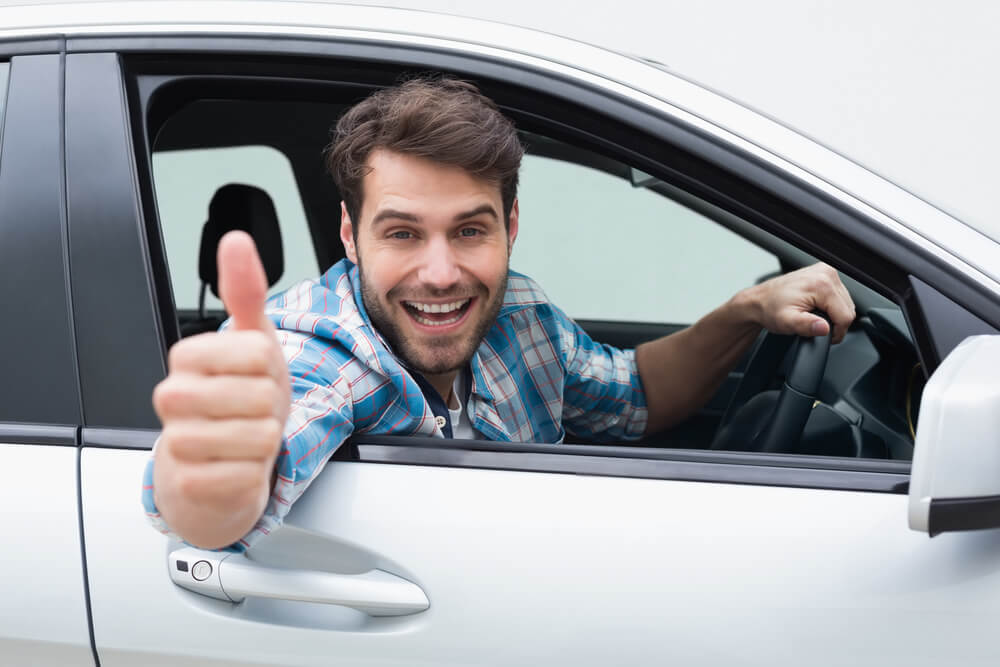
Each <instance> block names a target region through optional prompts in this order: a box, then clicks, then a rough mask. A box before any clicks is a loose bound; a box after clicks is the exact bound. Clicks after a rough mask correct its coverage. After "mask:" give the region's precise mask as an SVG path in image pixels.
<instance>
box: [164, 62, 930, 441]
mask: <svg viewBox="0 0 1000 667" xmlns="http://www.w3.org/2000/svg"><path fill="white" fill-rule="evenodd" d="M203 84H204V82H203V81H202V82H201V84H199V85H198V86H188V87H185V86H183V85H178V87H177V89H176V90H172V91H171V94H169V95H163V96H162V97H163V98H164V99H166V100H169V101H168V102H167V103H163V104H158V105H157V106H156V108H155V109H154V110H153V111H151V112H150V114H149V118H148V123H149V128H150V136H149V137H148V141H149V146H150V147H151V151H152V153H153V155H158V154H170V153H172V152H183V151H192V150H202V149H212V148H223V147H234V146H267V147H270V148H273V149H275V150H277V151H279V152H280V153H281V154H282V155H284V156H285V157H286V158H287V160H288V162H289V164H290V165H291V169H292V172H293V174H294V179H295V183H296V185H297V187H298V191H299V194H300V195H301V200H302V207H303V210H304V213H305V219H306V221H307V224H308V230H309V237H310V238H311V241H312V248H311V254H314V255H315V258H316V262H317V265H318V267H319V269H320V271H325V270H326V269H327V268H329V267H330V266H331V265H332V264H333V263H334V262H336V261H337V260H339V259H340V258H342V257H343V255H344V252H343V248H342V246H341V243H340V240H339V238H338V222H339V218H340V210H339V209H340V198H339V196H338V193H337V192H336V188H335V186H334V184H333V182H332V180H331V178H330V177H329V175H328V174H327V173H326V169H325V166H324V162H323V148H324V147H325V146H326V144H327V143H328V141H329V132H330V127H331V125H332V124H333V123H334V122H335V120H336V118H337V117H338V116H339V115H340V114H341V113H342V112H343V111H344V109H346V108H347V107H348V106H349V105H350V104H351V103H353V102H354V101H356V100H358V99H360V98H361V97H363V96H364V95H365V93H366V92H367V90H368V88H367V87H364V86H357V85H345V86H339V87H337V86H333V87H331V86H329V85H327V86H319V87H317V86H308V85H297V86H285V87H282V86H280V85H277V84H275V85H274V86H272V87H263V86H260V85H259V84H258V85H256V86H255V87H253V88H248V87H241V86H239V85H232V86H228V87H227V86H219V85H215V84H213V87H210V88H208V89H206V87H205V85H203ZM484 89H486V90H487V91H488V90H489V86H488V85H485V86H484ZM207 90H211V93H208V92H206V91H207ZM500 102H501V105H502V106H503V100H502V99H500ZM512 115H514V117H515V121H516V123H517V125H518V127H519V129H520V131H521V132H522V138H523V142H524V144H525V146H526V148H527V151H528V154H529V155H536V156H543V157H546V158H550V159H553V160H559V161H564V162H570V163H574V164H576V165H580V166H582V167H586V168H588V169H593V170H598V171H600V172H603V173H605V174H609V175H612V176H614V177H615V178H618V179H621V180H622V181H623V182H625V183H627V184H629V186H630V187H632V188H635V189H637V190H646V191H649V192H653V193H656V194H657V195H659V196H662V197H665V198H668V199H670V200H673V201H675V202H678V203H679V204H681V205H683V206H685V207H687V208H689V209H692V210H695V211H697V212H698V213H699V214H701V215H703V216H705V217H707V218H709V219H711V220H712V221H714V222H716V223H717V224H719V225H721V226H723V227H725V228H726V229H728V230H730V231H731V232H733V233H735V234H737V235H739V236H741V237H742V238H744V239H746V240H747V241H749V242H751V243H753V244H755V245H757V246H759V247H761V248H763V249H765V250H766V251H767V252H769V253H771V254H773V255H774V256H775V257H776V258H777V262H778V264H779V266H780V271H781V272H787V271H792V270H795V269H797V268H800V267H803V266H806V265H809V264H811V263H813V262H815V261H816V260H815V259H814V258H813V257H812V256H811V255H810V254H808V253H806V252H804V251H802V250H800V249H799V248H797V247H795V246H794V245H792V244H790V243H788V242H787V241H785V240H783V239H780V238H778V237H777V236H774V235H772V234H770V233H769V232H767V231H764V230H762V229H760V228H759V227H758V226H755V225H754V224H752V223H750V222H748V221H746V220H744V219H743V218H741V217H740V216H737V215H734V214H733V213H732V212H730V211H728V210H725V209H724V208H722V207H719V206H717V205H715V204H713V203H711V202H708V201H706V200H704V199H702V198H700V197H698V196H695V195H693V194H691V193H690V192H688V191H687V190H686V189H684V188H682V187H680V186H679V185H678V184H677V183H676V182H671V180H672V179H669V178H659V177H657V176H655V175H650V174H648V173H646V172H645V171H641V170H639V169H637V168H636V167H634V166H632V165H630V164H629V163H628V162H627V161H626V160H625V159H623V158H625V157H627V156H620V155H615V154H613V153H612V152H609V151H607V150H606V148H600V147H595V145H593V144H590V143H588V141H587V140H586V138H585V137H581V136H574V135H573V134H572V133H570V132H566V131H565V129H563V128H558V127H555V126H553V125H551V124H546V123H544V122H538V121H537V119H534V118H531V117H529V116H526V115H524V114H518V113H516V112H512ZM272 195H273V193H269V192H267V191H265V190H264V189H261V188H259V187H255V186H250V185H247V184H241V183H238V182H225V183H223V184H221V185H220V187H219V188H218V189H217V190H216V192H215V194H214V196H213V197H212V198H211V200H210V202H208V204H207V208H206V210H205V211H204V214H203V217H202V218H201V219H200V220H198V221H197V222H198V223H200V224H201V226H202V229H201V233H200V246H199V247H197V248H191V249H190V252H191V253H192V256H196V257H197V262H196V265H197V267H198V268H197V271H198V276H197V280H196V283H197V284H198V285H200V293H199V295H198V307H197V308H188V307H177V308H176V323H177V328H176V329H175V330H174V331H173V332H170V331H168V336H167V337H168V343H169V342H173V341H174V340H177V338H179V337H182V336H188V335H193V334H196V333H201V332H205V331H212V330H215V329H216V328H217V327H218V326H219V324H220V323H221V322H222V321H223V319H224V318H225V313H224V312H223V311H222V310H221V309H219V308H213V307H208V306H206V299H205V296H206V292H208V291H210V292H212V293H213V294H215V293H217V285H216V268H215V248H216V245H217V243H218V241H219V239H220V238H221V237H222V235H223V234H224V233H225V232H226V231H229V230H232V229H243V230H245V231H247V232H249V233H250V234H251V235H252V236H253V238H254V239H255V241H256V242H257V246H258V249H259V250H260V252H261V256H262V259H263V262H264V265H265V267H266V272H267V276H268V279H269V282H270V284H271V285H274V284H275V283H276V282H277V281H278V279H279V278H281V276H282V275H283V273H284V272H285V270H286V269H288V268H289V267H288V266H286V264H285V261H286V260H285V257H286V255H287V253H283V243H282V237H281V231H280V230H279V227H278V223H277V214H276V212H275V205H274V202H273V201H272ZM192 222H194V221H192ZM164 233H166V232H164ZM285 250H287V248H285ZM176 260H177V258H176V257H170V256H168V257H167V261H168V264H169V263H170V262H176ZM767 277H769V276H767V275H763V276H760V278H759V280H764V279H766V278H767ZM843 279H844V282H845V284H846V285H847V287H848V289H849V291H850V292H851V295H852V297H853V298H854V300H855V303H856V305H857V311H858V319H857V321H856V322H855V324H854V325H853V326H852V327H851V329H850V331H849V333H848V335H847V337H846V339H845V340H844V341H843V342H842V343H841V344H839V345H835V346H829V347H830V349H829V351H828V352H827V351H826V349H825V348H824V349H821V350H817V349H813V346H811V345H810V343H811V341H798V340H794V339H793V338H792V337H788V336H776V335H773V334H767V333H762V334H761V336H760V337H759V338H758V340H757V342H756V344H755V345H754V346H753V348H752V349H751V351H750V352H749V353H748V354H747V355H746V357H745V358H744V360H743V361H742V362H741V363H740V364H739V366H738V367H737V368H736V369H734V371H733V372H732V373H731V374H730V377H729V378H728V379H727V381H726V382H725V383H724V385H723V386H722V387H721V388H720V390H719V391H718V393H717V394H716V396H714V397H713V399H712V400H711V401H709V403H708V404H707V405H706V406H705V407H704V408H702V410H700V411H699V412H698V413H697V414H696V415H695V416H693V417H691V418H690V419H688V420H687V421H685V422H684V423H682V424H680V425H678V426H676V427H673V428H671V429H669V430H668V431H666V432H663V433H657V434H653V435H650V436H648V437H646V438H645V439H644V440H642V441H641V442H639V443H637V446H640V447H670V448H686V449H719V450H736V451H739V450H746V451H773V452H785V453H798V454H811V455H824V456H833V457H852V458H870V459H894V460H902V461H908V460H910V459H912V455H913V439H914V431H915V427H916V423H915V422H916V415H917V413H918V410H919V404H920V396H921V391H922V388H923V384H924V382H925V373H924V370H923V368H922V367H921V365H920V363H919V360H918V354H917V350H916V347H915V345H914V340H913V337H912V334H911V331H910V328H909V327H908V325H907V322H906V319H905V317H904V315H903V313H902V312H901V310H900V308H899V307H898V306H897V305H896V304H895V303H893V301H891V300H890V299H888V298H886V297H885V296H883V295H881V294H879V293H878V292H876V291H874V290H873V289H871V288H869V287H867V286H865V285H864V284H862V283H860V282H858V281H857V280H854V279H852V278H851V277H849V276H846V275H844V276H843ZM178 297H179V295H177V294H174V300H175V302H178V303H179V302H180V300H179V299H178ZM579 324H580V325H581V326H582V327H583V328H584V329H585V330H586V331H587V332H588V334H589V335H590V336H591V337H592V338H594V339H595V340H597V341H599V342H602V343H606V344H608V345H613V346H616V347H620V348H632V347H635V346H636V345H638V344H639V343H642V342H643V341H646V340H651V339H653V338H656V337H658V336H662V335H666V334H669V333H672V332H673V331H677V330H679V329H681V328H683V327H684V326H685V325H686V324H689V322H656V321H652V322H651V321H613V320H601V319H581V320H579ZM168 328H169V327H168ZM789 385H791V388H790V386H789ZM803 387H805V389H803ZM775 414H779V415H781V418H780V419H774V418H773V415H775ZM778 422H780V423H781V425H782V426H781V428H780V429H778V431H777V432H775V430H774V429H771V428H769V426H768V425H769V424H771V423H778ZM567 442H573V443H579V444H599V443H590V442H586V441H581V440H576V439H573V438H572V437H568V438H567ZM618 444H620V443H618Z"/></svg>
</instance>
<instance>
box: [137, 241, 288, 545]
mask: <svg viewBox="0 0 1000 667" xmlns="http://www.w3.org/2000/svg"><path fill="white" fill-rule="evenodd" d="M218 269H219V292H220V294H221V296H222V301H223V304H224V305H225V306H226V310H227V311H228V312H229V313H230V315H231V317H232V321H231V323H230V326H229V328H227V329H226V330H225V331H223V332H221V333H206V334H200V335H197V336H191V337H188V338H185V339H183V340H181V341H180V342H178V343H177V344H176V345H174V346H173V347H172V348H171V350H170V355H169V359H168V374H167V377H166V379H164V380H163V381H162V382H161V383H160V384H159V385H157V387H156V389H155V390H154V391H153V406H154V408H155V409H156V413H157V415H159V417H160V421H161V422H162V423H163V433H162V435H161V436H160V440H159V442H158V443H157V446H156V451H155V453H154V463H153V488H154V494H155V499H156V505H157V508H158V509H159V510H160V514H161V515H162V516H163V519H164V520H165V521H166V522H167V524H168V525H169V526H170V527H171V528H172V529H173V530H174V531H175V532H176V533H178V534H179V535H180V536H181V537H183V538H184V539H185V540H186V541H187V542H189V543H191V544H194V545H196V546H199V547H203V548H210V549H215V548H220V547H224V546H228V545H229V544H232V543H233V542H235V541H237V540H238V539H239V538H241V537H243V535H245V534H246V533H247V532H248V531H249V530H250V529H251V528H252V527H253V525H254V524H255V523H256V521H257V519H258V518H259V517H260V515H261V514H262V513H263V511H264V508H265V507H266V505H267V500H268V497H269V496H270V492H271V486H272V477H273V471H274V462H275V459H276V458H277V455H278V450H279V447H280V444H281V438H282V433H283V431H284V426H285V420H286V419H287V418H288V412H289V407H290V401H291V390H290V385H289V379H288V366H287V364H286V363H285V358H284V356H283V354H282V352H281V347H280V346H279V344H278V339H277V336H276V334H275V329H274V325H273V324H272V323H271V321H270V320H269V319H268V318H267V316H266V315H265V314H264V302H265V300H266V296H267V278H266V276H265V274H264V267H263V266H262V264H261V262H260V258H259V257H258V255H257V250H256V247H255V246H254V243H253V239H251V238H250V236H249V235H247V234H245V233H243V232H230V233H228V234H226V236H224V237H223V239H222V241H221V242H220V243H219V252H218Z"/></svg>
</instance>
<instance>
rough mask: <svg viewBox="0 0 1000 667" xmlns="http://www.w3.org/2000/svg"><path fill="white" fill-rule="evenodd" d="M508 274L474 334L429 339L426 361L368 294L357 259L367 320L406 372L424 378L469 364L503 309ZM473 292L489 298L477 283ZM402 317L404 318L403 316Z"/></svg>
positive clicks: (488, 305)
mask: <svg viewBox="0 0 1000 667" xmlns="http://www.w3.org/2000/svg"><path fill="white" fill-rule="evenodd" d="M509 274H510V265H509V264H508V266H507V268H506V269H505V270H504V274H503V282H502V284H501V285H500V287H499V289H497V291H496V294H495V295H494V296H493V299H492V300H491V301H490V302H489V303H488V304H487V306H486V309H485V310H484V311H483V315H482V319H480V321H479V322H478V324H477V325H476V329H475V331H473V332H472V334H471V335H470V336H462V337H460V338H459V337H458V336H447V337H445V336H441V337H439V338H438V339H432V342H431V343H430V344H429V345H427V346H424V347H425V349H426V348H430V352H429V353H428V354H427V355H426V356H428V357H429V358H427V359H422V358H420V352H421V350H420V348H419V347H418V346H416V345H415V344H414V343H413V341H411V340H410V339H409V338H407V336H406V335H405V334H404V333H403V328H402V327H400V326H399V325H398V324H397V323H396V322H395V321H394V320H393V319H392V317H391V316H390V315H389V313H387V312H386V311H385V310H383V309H382V304H381V303H380V302H379V300H378V295H377V294H375V293H374V292H372V291H371V290H369V288H368V281H366V280H365V278H364V275H365V272H364V268H363V267H362V265H361V257H360V256H359V257H358V276H359V280H360V281H361V298H362V300H363V301H364V305H365V310H367V311H368V318H369V319H370V320H371V322H372V326H374V327H375V329H376V330H377V331H378V332H379V333H381V334H382V337H383V338H385V340H386V342H387V343H388V344H389V347H390V348H391V349H392V351H393V352H395V354H396V356H397V357H399V359H400V360H401V361H402V362H403V364H404V365H405V366H406V367H407V368H409V369H411V370H414V371H416V372H418V373H420V374H421V375H423V376H424V377H427V376H434V375H444V374H446V373H451V372H453V371H457V370H460V369H462V368H464V367H465V365H466V364H468V363H469V361H470V360H471V359H472V357H473V355H475V353H476V350H477V349H479V344H480V343H482V342H483V339H484V338H485V337H486V334H487V333H488V332H489V330H490V329H491V328H492V327H493V325H494V324H495V323H496V320H497V316H499V314H500V308H501V306H503V300H504V296H505V295H506V293H507V281H508V278H509ZM477 291H478V292H479V294H480V296H479V297H478V298H485V296H486V295H488V294H489V290H488V289H487V288H486V286H485V285H483V284H482V283H479V285H478V290H477ZM391 295H392V290H390V292H389V294H387V295H386V299H387V300H390V299H391ZM434 296H438V297H444V296H448V293H447V291H443V292H442V293H441V294H440V295H434ZM403 317H408V316H407V315H406V314H405V313H404V314H403ZM463 346H464V347H463ZM456 348H458V349H459V353H458V354H457V355H450V356H449V355H448V354H447V353H448V352H449V351H454V350H455V349H456Z"/></svg>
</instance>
